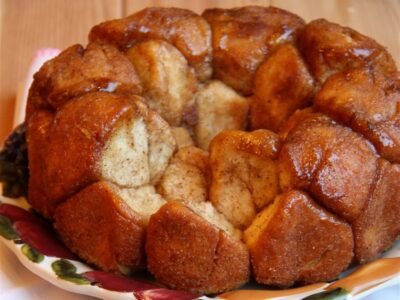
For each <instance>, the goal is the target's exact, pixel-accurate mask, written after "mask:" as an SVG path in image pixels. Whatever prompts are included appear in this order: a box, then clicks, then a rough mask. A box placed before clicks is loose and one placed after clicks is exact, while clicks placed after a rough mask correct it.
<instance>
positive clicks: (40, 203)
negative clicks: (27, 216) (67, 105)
mask: <svg viewBox="0 0 400 300" xmlns="http://www.w3.org/2000/svg"><path fill="white" fill-rule="evenodd" d="M52 121H53V114H52V113H50V112H49V111H45V110H43V111H38V112H36V113H34V114H33V115H32V116H31V118H30V119H29V121H28V122H27V123H26V126H27V129H26V131H27V133H26V139H27V145H28V157H29V172H30V174H31V175H30V176H29V185H28V197H27V200H28V201H29V203H30V204H31V205H32V207H33V208H34V209H35V210H37V211H38V212H40V213H41V214H42V215H43V216H45V217H46V218H51V217H52V215H53V212H54V208H55V206H54V204H53V203H52V200H51V199H49V197H48V195H47V185H46V184H45V182H46V180H47V178H46V177H45V172H43V170H44V169H45V168H46V154H45V152H44V151H43V148H44V145H46V143H47V140H48V138H47V131H48V129H49V128H50V126H51V123H52Z"/></svg>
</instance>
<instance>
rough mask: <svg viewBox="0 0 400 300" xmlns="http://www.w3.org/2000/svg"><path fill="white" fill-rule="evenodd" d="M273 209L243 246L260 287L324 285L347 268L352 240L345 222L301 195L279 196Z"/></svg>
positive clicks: (293, 192)
mask: <svg viewBox="0 0 400 300" xmlns="http://www.w3.org/2000/svg"><path fill="white" fill-rule="evenodd" d="M273 206H274V207H272V209H273V211H272V212H271V216H270V218H269V219H268V220H267V223H264V224H261V225H262V226H260V228H255V230H257V231H259V232H258V234H259V235H258V236H257V238H256V239H255V240H254V241H252V242H251V243H250V244H249V243H248V242H247V244H248V246H249V248H250V257H251V263H252V268H253V273H254V276H255V278H256V280H257V281H258V282H260V283H264V284H268V285H277V286H281V287H288V286H291V285H293V283H295V282H300V283H302V284H306V283H311V282H318V281H328V280H332V279H334V278H335V277H337V276H338V275H339V273H340V272H341V271H343V270H345V269H346V268H347V267H348V265H349V264H350V262H351V259H352V257H353V235H352V232H351V227H350V226H349V225H348V224H347V223H346V222H344V221H342V220H340V219H339V218H337V217H336V216H335V215H333V214H331V213H330V212H328V211H326V210H325V209H323V208H322V207H320V206H319V205H317V204H316V203H315V202H314V201H312V200H311V198H309V197H308V196H307V195H306V194H304V193H302V192H299V191H290V192H287V193H284V194H281V195H280V196H278V197H277V198H276V199H275V203H274V204H273ZM268 209H269V208H266V209H265V211H263V212H261V214H265V213H266V211H267V210H268ZM257 225H259V224H257ZM252 226H253V225H252ZM250 229H252V228H251V226H250ZM250 229H248V230H247V231H246V232H245V234H244V237H245V240H248V239H249V237H248V236H246V235H247V234H248V233H249V231H250ZM251 233H252V234H254V231H252V232H251Z"/></svg>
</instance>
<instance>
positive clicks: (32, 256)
mask: <svg viewBox="0 0 400 300" xmlns="http://www.w3.org/2000/svg"><path fill="white" fill-rule="evenodd" d="M21 251H22V253H23V254H24V255H25V256H26V257H27V258H28V259H29V260H30V261H32V262H34V263H37V264H38V263H40V262H42V261H43V260H44V255H43V254H42V253H40V252H39V251H37V250H36V249H34V248H32V247H31V246H30V245H28V244H24V245H23V246H22V247H21Z"/></svg>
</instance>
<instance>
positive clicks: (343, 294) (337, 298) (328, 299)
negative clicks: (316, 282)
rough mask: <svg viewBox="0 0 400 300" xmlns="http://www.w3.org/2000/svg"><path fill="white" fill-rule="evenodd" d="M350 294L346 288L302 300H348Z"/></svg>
mask: <svg viewBox="0 0 400 300" xmlns="http://www.w3.org/2000/svg"><path fill="white" fill-rule="evenodd" d="M348 295H349V292H348V291H347V290H346V289H344V288H336V289H333V290H330V291H325V292H321V293H317V294H314V295H311V296H308V297H305V298H303V299H302V300H346V299H347V296H348Z"/></svg>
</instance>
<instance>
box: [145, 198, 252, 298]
mask: <svg viewBox="0 0 400 300" xmlns="http://www.w3.org/2000/svg"><path fill="white" fill-rule="evenodd" d="M146 254H147V259H148V265H147V266H148V269H149V270H150V272H151V273H152V274H153V275H154V276H155V277H156V278H157V279H158V280H159V281H160V282H162V283H164V284H166V285H167V286H169V287H171V288H176V289H184V290H190V291H193V292H199V293H206V294H210V293H217V292H222V291H226V290H229V289H232V288H235V287H238V286H241V285H242V284H244V283H245V282H247V281H248V279H249V276H250V266H249V256H248V251H247V249H246V247H245V246H244V245H243V244H242V243H241V242H238V241H235V240H233V239H232V238H230V237H229V236H227V235H226V234H225V233H224V232H222V231H221V230H218V229H217V228H216V227H214V226H213V225H211V224H210V223H208V222H207V221H205V220H204V219H203V218H201V217H200V216H198V215H196V214H195V213H194V212H192V211H191V210H190V209H188V208H187V207H185V206H184V205H182V204H180V203H178V202H169V203H167V204H165V205H164V206H163V207H162V208H161V209H160V210H159V211H158V212H157V213H156V214H154V215H153V216H152V217H151V219H150V222H149V225H148V227H147V233H146Z"/></svg>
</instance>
